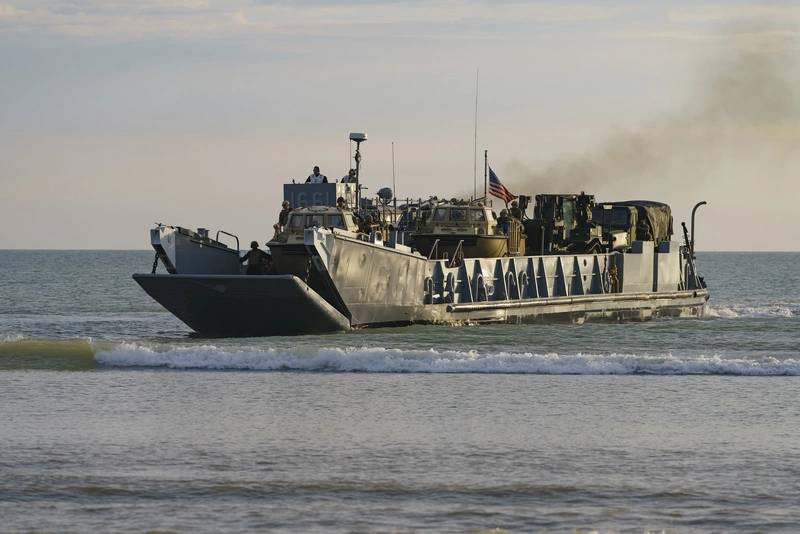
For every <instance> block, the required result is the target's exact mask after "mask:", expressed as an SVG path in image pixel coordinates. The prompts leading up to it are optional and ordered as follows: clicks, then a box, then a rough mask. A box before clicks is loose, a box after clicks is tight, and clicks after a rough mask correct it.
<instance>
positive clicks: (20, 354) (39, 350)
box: [0, 334, 111, 371]
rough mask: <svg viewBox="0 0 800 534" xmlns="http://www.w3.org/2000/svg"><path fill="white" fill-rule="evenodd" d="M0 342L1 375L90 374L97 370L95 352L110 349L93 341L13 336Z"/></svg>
mask: <svg viewBox="0 0 800 534" xmlns="http://www.w3.org/2000/svg"><path fill="white" fill-rule="evenodd" d="M0 339H2V342H0V371H8V370H22V369H50V370H63V371H84V370H90V369H94V368H95V367H97V362H96V361H95V359H94V354H95V351H97V350H99V349H100V348H101V347H109V346H111V345H110V344H109V343H96V342H93V341H92V339H91V338H73V339H37V338H28V337H25V336H22V335H19V334H10V335H5V336H4V337H3V338H0Z"/></svg>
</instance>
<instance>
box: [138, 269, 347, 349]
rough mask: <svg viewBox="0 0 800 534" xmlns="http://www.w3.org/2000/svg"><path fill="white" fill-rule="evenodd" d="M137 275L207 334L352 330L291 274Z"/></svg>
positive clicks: (167, 304) (145, 286)
mask: <svg viewBox="0 0 800 534" xmlns="http://www.w3.org/2000/svg"><path fill="white" fill-rule="evenodd" d="M133 279H134V280H136V282H137V283H138V284H139V285H140V286H142V289H144V290H145V291H146V292H147V294H148V295H150V296H151V297H153V299H155V300H156V301H157V302H158V303H159V304H161V305H162V306H164V307H165V308H166V309H167V310H169V311H170V312H172V313H173V314H174V315H175V316H176V317H178V318H179V319H180V320H181V321H183V322H184V323H186V324H187V325H188V326H189V327H190V328H191V329H193V330H195V331H196V332H198V333H200V334H204V335H209V336H265V335H291V334H306V333H319V332H335V331H340V330H347V329H349V328H350V320H349V319H348V318H347V317H345V316H344V315H342V314H341V313H340V312H339V311H338V310H336V309H335V308H334V307H333V306H331V305H330V304H328V303H327V302H326V301H325V300H324V299H323V298H322V297H320V296H319V294H317V292H315V291H314V290H313V289H311V288H310V287H309V286H308V285H306V284H305V283H304V282H303V281H302V280H300V279H299V278H297V277H296V276H293V275H275V276H246V275H196V274H167V275H163V274H135V275H133Z"/></svg>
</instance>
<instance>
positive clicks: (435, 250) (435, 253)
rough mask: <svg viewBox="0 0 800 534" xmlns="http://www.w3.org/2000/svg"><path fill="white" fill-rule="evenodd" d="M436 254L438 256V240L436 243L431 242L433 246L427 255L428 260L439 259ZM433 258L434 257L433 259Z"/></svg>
mask: <svg viewBox="0 0 800 534" xmlns="http://www.w3.org/2000/svg"><path fill="white" fill-rule="evenodd" d="M438 254H439V240H438V239H437V240H436V241H434V242H433V246H432V247H431V252H430V254H428V259H429V260H431V259H439V258H438ZM434 256H436V257H435V258H434Z"/></svg>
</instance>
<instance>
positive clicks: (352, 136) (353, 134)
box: [350, 132, 367, 211]
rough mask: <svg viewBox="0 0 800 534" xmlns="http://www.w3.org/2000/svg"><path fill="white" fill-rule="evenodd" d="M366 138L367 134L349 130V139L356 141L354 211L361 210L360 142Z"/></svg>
mask: <svg viewBox="0 0 800 534" xmlns="http://www.w3.org/2000/svg"><path fill="white" fill-rule="evenodd" d="M366 140H367V134H365V133H359V132H350V141H355V142H356V155H355V160H356V169H355V171H356V211H360V210H361V177H360V176H359V174H360V172H361V143H363V142H364V141H366Z"/></svg>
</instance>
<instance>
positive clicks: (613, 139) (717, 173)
mask: <svg viewBox="0 0 800 534" xmlns="http://www.w3.org/2000/svg"><path fill="white" fill-rule="evenodd" d="M753 35H755V34H754V33H749V34H748V37H740V38H737V39H736V40H735V41H736V43H737V44H736V45H735V46H733V47H730V46H729V47H728V48H727V50H726V51H724V52H723V53H721V54H720V55H718V56H717V57H716V60H714V61H711V62H710V66H708V68H707V69H706V71H707V74H705V75H704V76H702V77H701V82H700V83H699V86H698V88H697V90H696V91H695V94H696V97H695V98H694V99H693V100H694V101H693V102H687V103H686V104H685V105H684V106H683V107H682V109H683V111H682V112H681V113H678V114H677V116H673V117H667V118H663V119H659V120H654V121H652V122H650V123H648V124H645V125H643V126H642V127H640V128H638V129H635V130H633V131H627V132H617V133H613V134H611V135H609V136H608V138H607V139H606V140H605V141H603V142H601V143H600V144H599V146H598V147H597V148H596V149H595V150H593V151H591V152H589V153H587V154H582V155H578V156H574V157H563V158H560V159H557V160H555V161H553V162H552V163H551V164H549V165H547V166H546V167H545V168H544V169H541V170H532V169H531V168H529V167H528V166H526V165H525V164H524V163H523V162H520V161H513V162H511V163H510V164H509V166H508V167H507V168H506V169H505V173H506V175H507V176H509V177H510V180H508V182H509V184H508V185H509V186H511V187H510V188H511V189H512V190H514V191H530V192H535V193H568V192H577V191H581V190H585V191H586V192H587V193H594V194H595V195H597V197H598V200H624V199H630V198H634V197H638V198H641V197H644V198H650V199H653V200H664V201H667V202H670V203H671V204H673V210H674V211H677V213H676V215H677V217H676V218H679V217H684V214H685V213H686V211H688V209H690V207H691V205H692V204H693V203H694V202H695V201H696V200H699V199H700V197H701V196H702V197H704V199H706V200H708V201H709V206H710V207H711V206H716V208H715V210H714V211H713V215H714V216H715V217H725V218H727V221H726V223H727V222H730V221H731V217H733V218H735V219H737V220H738V222H739V223H747V222H748V219H749V220H750V222H756V221H759V222H764V223H766V224H772V225H773V226H771V228H773V231H774V230H775V229H777V228H780V227H781V225H782V224H784V223H788V222H789V220H790V213H795V212H796V209H795V208H794V206H795V202H796V201H797V200H800V185H799V184H800V89H798V87H799V86H800V84H798V59H797V57H798V54H797V43H798V41H797V37H796V36H795V35H792V37H791V39H786V37H785V36H784V37H780V36H779V37H775V36H774V35H772V36H771V37H764V36H763V35H764V33H762V34H761V35H762V37H754V36H753ZM766 35H769V33H766ZM676 208H677V210H676ZM709 209H710V208H709ZM711 214H712V212H709V215H711ZM794 219H795V217H791V220H792V221H793V220H794ZM712 226H713V225H712ZM762 228H763V226H762ZM717 231H718V232H719V233H720V235H721V234H722V232H723V228H722V226H718V227H717ZM797 234H798V232H794V233H791V234H787V235H786V236H784V237H785V238H784V239H783V240H782V242H783V243H786V245H785V246H783V245H780V244H778V245H775V246H767V245H764V246H767V248H773V249H775V248H794V249H800V239H799V238H798V237H797ZM755 238H757V234H756V233H755V232H753V235H752V236H751V237H750V239H755ZM740 239H742V240H746V239H748V237H747V236H746V232H745V234H740ZM722 241H723V242H724V244H723V245H722V248H738V249H748V250H749V249H758V248H761V247H760V246H759V245H758V244H757V243H749V246H748V243H742V242H741V241H739V242H737V241H728V240H726V239H722ZM712 248H720V247H719V246H713V247H712Z"/></svg>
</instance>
